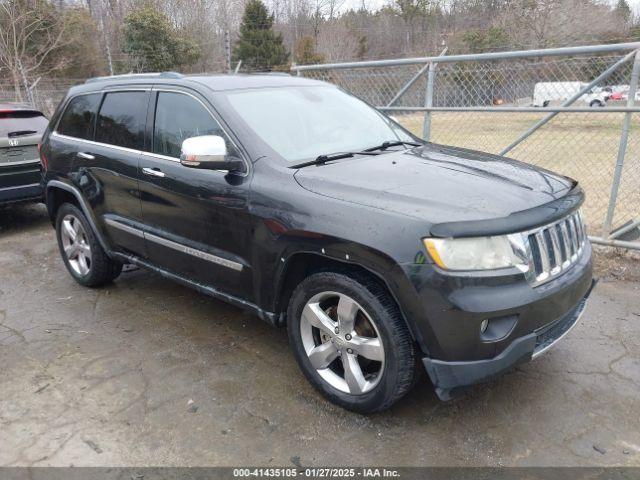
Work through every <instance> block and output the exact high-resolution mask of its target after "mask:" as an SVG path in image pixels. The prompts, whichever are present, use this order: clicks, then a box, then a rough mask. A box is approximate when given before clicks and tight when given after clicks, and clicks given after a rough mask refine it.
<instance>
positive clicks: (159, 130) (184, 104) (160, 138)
mask: <svg viewBox="0 0 640 480" xmlns="http://www.w3.org/2000/svg"><path fill="white" fill-rule="evenodd" d="M200 135H218V136H221V137H223V138H224V139H225V141H226V143H227V149H228V151H229V154H230V155H234V156H238V154H237V153H236V152H235V150H234V148H233V145H232V144H231V142H230V141H229V139H228V138H227V137H226V135H225V134H224V132H223V131H222V128H221V127H220V124H218V122H217V121H216V120H215V119H214V118H213V117H212V116H211V114H210V113H209V111H208V110H207V109H206V108H204V107H203V106H202V104H201V103H200V102H198V101H197V100H196V99H194V98H192V97H190V96H188V95H184V94H182V93H174V92H159V93H158V100H157V104H156V119H155V125H154V130H153V153H158V154H160V155H166V156H168V157H175V158H177V157H180V151H181V149H182V142H183V140H185V139H187V138H190V137H198V136H200Z"/></svg>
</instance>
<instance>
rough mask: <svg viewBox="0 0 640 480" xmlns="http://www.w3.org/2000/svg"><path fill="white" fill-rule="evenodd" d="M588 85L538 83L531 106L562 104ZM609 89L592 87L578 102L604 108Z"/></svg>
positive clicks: (576, 83) (582, 83)
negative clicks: (552, 103)
mask: <svg viewBox="0 0 640 480" xmlns="http://www.w3.org/2000/svg"><path fill="white" fill-rule="evenodd" d="M587 85H588V84H586V83H584V82H539V83H536V84H535V86H534V89H533V106H535V107H547V106H549V105H550V104H551V102H562V101H565V100H568V99H569V98H571V97H573V96H575V95H577V94H578V93H580V91H581V90H584V88H585V87H586V86H587ZM610 94H611V89H610V88H609V87H604V88H601V87H594V88H592V89H591V90H590V91H589V92H588V93H585V94H584V95H581V96H580V98H579V100H580V101H581V102H583V103H586V104H587V105H589V106H590V107H604V106H605V104H606V103H607V100H609V96H610Z"/></svg>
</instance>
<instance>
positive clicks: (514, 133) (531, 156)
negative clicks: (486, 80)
mask: <svg viewBox="0 0 640 480" xmlns="http://www.w3.org/2000/svg"><path fill="white" fill-rule="evenodd" d="M545 115H546V114H544V113H507V112H503V113H492V112H487V113H478V112H463V113H458V112H455V113H449V112H446V113H440V112H437V113H434V114H433V115H432V120H431V132H432V135H431V140H432V141H434V142H437V143H442V144H446V145H456V146H460V147H466V148H473V149H478V150H483V151H486V152H491V153H499V152H500V150H502V149H503V148H504V147H506V146H507V145H509V144H510V143H511V142H513V141H514V140H516V139H517V138H518V136H519V135H520V134H522V133H523V132H525V131H526V130H527V129H528V128H530V127H531V126H532V125H533V124H534V123H535V122H536V121H538V120H540V119H542V118H544V116H545ZM394 116H395V117H396V118H397V119H398V120H399V121H400V123H402V124H403V125H405V126H406V127H407V128H408V129H409V130H411V131H412V132H414V133H415V134H417V135H419V136H421V135H422V124H423V116H422V114H415V113H412V114H409V115H397V114H395V115H394ZM623 118H624V114H619V113H594V114H590V113H565V114H559V115H557V116H556V117H555V118H554V119H553V120H551V122H549V123H547V125H545V126H544V127H543V128H542V129H540V130H538V131H537V132H536V133H534V134H533V135H532V136H531V137H529V138H528V139H527V140H525V141H524V142H523V143H521V144H520V145H519V146H518V147H516V148H515V149H514V150H512V151H511V152H510V153H509V154H508V155H509V156H511V157H513V158H517V159H518V160H522V161H524V162H527V163H532V164H534V165H539V166H541V167H544V168H547V169H549V170H553V171H556V172H559V173H562V174H563V175H567V176H570V177H572V178H575V179H576V180H578V181H579V182H580V183H581V184H582V186H583V188H584V189H585V191H586V192H587V201H586V204H585V213H586V217H587V219H588V223H589V229H590V233H591V234H595V235H599V234H600V233H601V227H602V224H603V222H604V219H605V214H606V211H607V207H608V203H609V196H610V192H611V185H612V181H613V173H614V168H615V164H616V159H617V154H618V148H619V142H620V134H621V130H622V121H623ZM638 217H640V116H639V115H638V114H634V116H633V119H632V126H631V132H630V136H629V145H628V148H627V155H626V158H625V164H624V169H623V177H622V182H621V185H620V192H619V196H618V204H617V207H616V212H615V217H614V227H615V226H619V225H622V224H624V223H625V222H627V221H629V220H630V219H632V218H638Z"/></svg>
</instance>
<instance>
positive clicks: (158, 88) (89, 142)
mask: <svg viewBox="0 0 640 480" xmlns="http://www.w3.org/2000/svg"><path fill="white" fill-rule="evenodd" d="M139 91H142V92H149V93H150V95H149V100H151V94H153V93H157V92H169V93H181V94H183V95H188V96H190V97H192V98H194V99H195V100H197V101H198V102H200V104H201V105H202V106H203V107H204V108H205V110H207V112H209V115H211V118H213V119H214V120H215V121H216V122H217V123H218V124H219V125H220V128H221V129H222V131H223V132H224V134H225V135H226V136H227V138H228V139H229V141H230V142H231V143H232V144H233V146H234V147H235V148H236V150H237V151H238V153H239V154H240V159H241V160H242V161H243V162H244V164H245V167H246V172H233V174H234V175H237V176H239V177H248V176H249V174H250V173H251V162H248V161H247V158H246V155H245V153H244V151H243V149H241V148H239V147H238V144H237V143H236V142H235V141H234V139H233V136H232V135H231V134H230V133H229V130H228V129H227V128H226V127H225V125H224V123H223V122H221V121H219V120H218V118H217V117H216V115H215V114H214V113H213V111H212V109H211V108H210V107H209V106H208V105H207V104H206V103H205V102H203V101H202V100H201V99H200V98H198V97H197V96H196V95H194V94H192V93H190V92H187V91H184V90H181V89H179V87H178V88H165V87H162V86H151V87H142V88H135V87H134V88H126V87H123V86H121V85H120V86H118V87H115V88H109V87H107V88H105V89H103V90H93V91H91V92H81V93H77V94H75V95H74V96H72V97H69V98H68V99H67V101H66V102H65V105H64V108H63V109H62V114H61V115H60V116H59V118H58V119H57V121H56V125H55V128H54V129H53V131H52V132H51V136H52V137H57V138H62V139H66V140H74V141H77V142H82V143H85V144H87V145H95V146H98V147H107V148H113V149H115V150H120V151H123V152H128V153H137V154H140V155H142V156H145V157H150V158H156V159H160V160H167V161H171V162H175V163H181V162H180V159H179V158H175V157H169V156H166V155H162V154H159V153H153V152H148V151H146V150H136V149H133V148H127V147H121V146H119V145H113V144H111V143H102V142H96V141H95V138H96V135H95V134H96V129H97V128H98V113H99V112H100V108H101V107H102V102H104V98H105V95H106V94H107V93H113V92H139ZM95 94H98V95H102V97H101V98H100V103H99V105H98V110H97V111H96V117H95V121H94V124H93V140H87V139H85V138H79V137H71V136H69V135H64V134H62V133H58V127H59V126H60V121H61V119H62V117H63V116H64V112H65V111H66V110H67V107H68V106H69V103H71V101H72V100H74V99H75V98H77V97H80V96H83V95H95ZM150 103H151V102H149V103H147V112H148V111H149V106H150ZM155 108H156V107H155V105H154V106H153V124H152V125H151V131H152V134H153V130H155V113H156V112H155ZM145 121H146V122H148V118H147V117H145ZM147 126H148V125H145V130H146V128H147ZM145 137H146V133H145ZM145 143H146V138H145ZM151 145H153V136H152V137H151ZM213 171H216V172H222V173H224V172H226V171H225V170H213ZM226 173H230V172H226Z"/></svg>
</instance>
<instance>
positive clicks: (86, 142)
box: [52, 88, 149, 256]
mask: <svg viewBox="0 0 640 480" xmlns="http://www.w3.org/2000/svg"><path fill="white" fill-rule="evenodd" d="M93 95H97V97H94V96H93ZM82 97H85V98H84V100H82V101H79V103H82V104H84V106H83V105H78V106H77V108H76V106H75V104H74V100H75V99H73V100H71V102H70V103H69V105H68V107H67V109H66V110H65V112H64V113H63V115H62V117H61V120H60V124H59V126H58V129H57V131H56V132H55V134H54V135H52V142H53V141H54V139H55V141H56V142H58V144H57V145H56V146H55V147H54V148H52V150H53V151H56V152H58V153H57V154H58V155H62V156H66V162H67V163H71V168H70V169H71V171H72V175H71V177H72V181H73V182H74V183H75V184H76V186H77V187H78V188H80V189H81V190H82V192H83V194H84V196H85V198H86V199H87V200H88V201H89V203H90V204H91V206H92V208H93V210H94V214H95V216H96V219H97V221H98V222H99V223H100V227H101V228H102V229H103V230H104V231H106V232H107V234H108V236H109V238H110V240H111V242H112V245H114V247H116V248H117V249H118V250H121V251H124V252H125V253H126V252H129V253H133V254H135V255H138V256H145V254H146V250H145V243H144V238H143V237H142V230H141V226H142V210H141V206H140V199H139V194H138V162H139V159H140V154H141V151H142V150H143V149H144V148H145V135H144V131H145V122H146V116H147V107H148V102H149V90H148V89H142V88H140V89H134V90H107V91H106V92H104V93H98V94H92V95H91V96H88V95H83V96H82ZM86 97H89V98H86ZM78 98H81V97H78ZM95 102H97V105H99V106H98V107H97V108H95V107H94V105H95ZM94 108H95V110H94ZM76 110H77V111H76ZM94 111H96V112H97V114H95V120H94V119H93V118H92V113H90V112H94ZM87 119H88V120H89V126H87V123H88V122H87ZM74 126H77V128H73V127H74ZM80 137H85V138H80ZM52 146H53V144H52Z"/></svg>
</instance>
